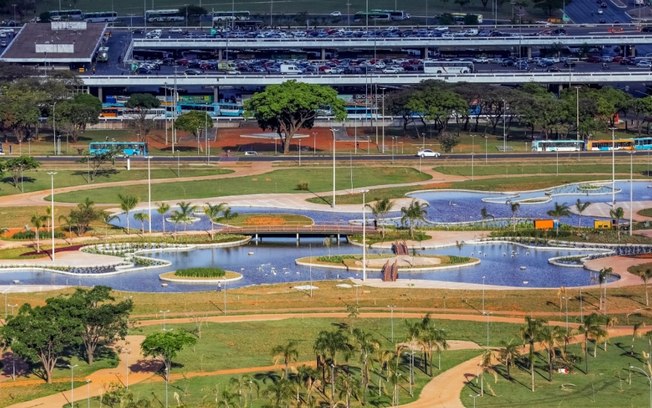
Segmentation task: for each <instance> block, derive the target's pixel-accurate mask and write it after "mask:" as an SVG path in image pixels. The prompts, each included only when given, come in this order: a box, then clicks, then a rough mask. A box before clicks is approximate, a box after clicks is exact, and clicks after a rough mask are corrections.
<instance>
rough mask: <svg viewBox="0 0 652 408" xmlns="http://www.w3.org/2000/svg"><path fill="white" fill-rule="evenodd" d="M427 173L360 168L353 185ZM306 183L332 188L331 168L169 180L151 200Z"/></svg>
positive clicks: (114, 191) (346, 182)
mask: <svg viewBox="0 0 652 408" xmlns="http://www.w3.org/2000/svg"><path fill="white" fill-rule="evenodd" d="M336 176H337V185H336V188H337V189H346V188H351V187H352V186H351V170H350V169H348V168H340V169H338V170H337V174H336ZM429 178H430V176H428V175H426V174H424V173H420V172H419V171H417V170H415V169H413V168H408V167H389V168H381V167H362V168H355V169H354V171H353V188H361V187H365V186H374V185H382V184H396V183H410V182H415V181H422V180H428V179H429ZM300 183H308V188H309V190H308V192H312V191H314V192H322V191H328V190H330V189H331V188H332V173H331V171H330V168H309V167H306V168H301V169H287V170H275V171H272V172H270V173H267V174H262V175H258V176H247V177H236V178H230V179H224V180H219V181H217V180H203V181H189V182H188V181H186V182H171V183H164V184H154V185H152V197H153V200H155V201H158V200H174V199H178V200H187V199H193V198H208V197H218V196H227V195H236V194H237V195H240V194H265V193H296V192H304V191H302V190H298V189H297V184H300ZM142 190H143V187H142V185H139V186H125V187H115V188H110V187H109V188H101V189H99V188H98V189H97V190H86V191H77V192H71V193H64V194H57V195H56V197H55V200H57V201H63V202H81V201H83V200H84V199H85V198H86V197H92V198H93V200H94V201H95V202H96V203H115V202H117V197H118V193H122V194H133V195H136V196H139V195H141V194H142Z"/></svg>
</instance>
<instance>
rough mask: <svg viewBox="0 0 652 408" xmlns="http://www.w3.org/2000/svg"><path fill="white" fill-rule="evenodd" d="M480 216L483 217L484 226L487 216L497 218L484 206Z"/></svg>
mask: <svg viewBox="0 0 652 408" xmlns="http://www.w3.org/2000/svg"><path fill="white" fill-rule="evenodd" d="M480 216H481V217H482V226H483V227H484V221H485V220H486V219H487V218H491V219H492V220H493V219H494V218H496V217H494V216H493V215H491V214H489V211H487V207H482V208H481V209H480Z"/></svg>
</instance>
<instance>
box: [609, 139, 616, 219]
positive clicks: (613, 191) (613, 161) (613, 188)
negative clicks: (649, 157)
mask: <svg viewBox="0 0 652 408" xmlns="http://www.w3.org/2000/svg"><path fill="white" fill-rule="evenodd" d="M609 129H611V206H612V207H615V206H616V128H615V127H611V128H609Z"/></svg>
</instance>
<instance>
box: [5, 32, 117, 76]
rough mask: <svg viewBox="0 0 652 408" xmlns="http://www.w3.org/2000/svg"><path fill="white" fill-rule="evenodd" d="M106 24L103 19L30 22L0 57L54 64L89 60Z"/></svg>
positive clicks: (16, 60)
mask: <svg viewBox="0 0 652 408" xmlns="http://www.w3.org/2000/svg"><path fill="white" fill-rule="evenodd" d="M106 27H107V26H106V24H104V23H86V22H85V21H56V22H51V23H48V24H46V23H28V24H25V26H23V28H22V29H21V30H20V31H19V32H18V34H17V35H16V38H14V40H13V41H12V42H11V43H10V44H9V46H8V47H7V49H5V51H4V52H3V53H2V54H1V55H0V61H3V62H17V63H23V64H46V63H47V64H53V65H56V64H70V63H82V64H83V63H90V62H91V61H92V59H93V55H94V54H95V51H96V50H97V48H98V47H99V45H100V43H101V41H102V37H103V36H104V31H105V30H106Z"/></svg>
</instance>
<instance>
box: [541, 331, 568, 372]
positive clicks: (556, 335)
mask: <svg viewBox="0 0 652 408" xmlns="http://www.w3.org/2000/svg"><path fill="white" fill-rule="evenodd" d="M540 340H541V344H542V345H543V347H544V348H545V349H546V351H547V354H548V381H552V363H553V359H554V357H555V350H556V349H557V347H558V346H559V345H560V344H562V343H563V342H564V329H562V328H561V327H559V326H554V327H550V326H544V327H543V330H541V338H540Z"/></svg>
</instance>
